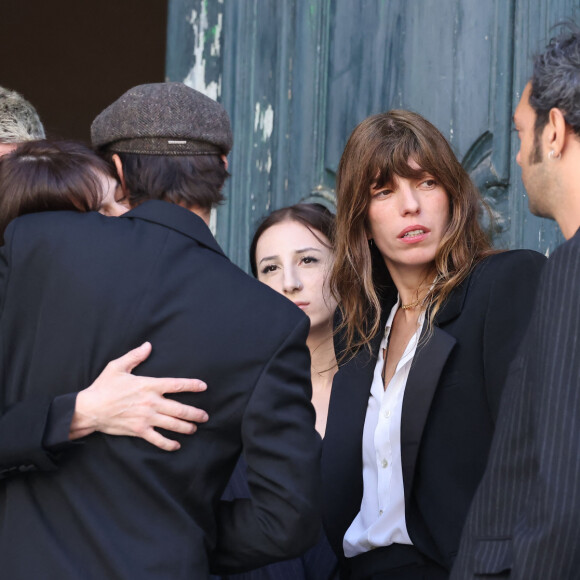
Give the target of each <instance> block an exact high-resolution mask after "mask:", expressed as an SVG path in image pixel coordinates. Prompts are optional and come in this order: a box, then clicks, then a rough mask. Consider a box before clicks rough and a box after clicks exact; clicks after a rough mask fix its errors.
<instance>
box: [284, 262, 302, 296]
mask: <svg viewBox="0 0 580 580" xmlns="http://www.w3.org/2000/svg"><path fill="white" fill-rule="evenodd" d="M282 290H283V291H284V294H292V293H294V292H297V291H298V290H302V281H301V280H300V276H299V275H298V271H297V270H296V268H294V267H290V268H284V273H283V280H282Z"/></svg>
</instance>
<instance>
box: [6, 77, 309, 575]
mask: <svg viewBox="0 0 580 580" xmlns="http://www.w3.org/2000/svg"><path fill="white" fill-rule="evenodd" d="M92 139H93V144H94V145H95V146H96V147H98V148H99V149H100V150H101V152H102V153H103V154H104V155H105V156H106V157H108V158H109V159H110V160H111V162H112V163H114V164H115V166H116V167H117V170H118V174H119V178H120V181H121V184H122V189H123V193H124V196H125V199H126V202H127V203H128V204H129V205H130V207H131V208H132V209H131V211H129V212H128V213H126V214H125V215H124V216H122V217H120V218H109V217H105V216H102V215H100V214H97V213H88V214H80V213H74V212H47V213H39V214H31V215H28V216H23V217H21V218H18V219H17V220H15V221H14V222H12V224H11V225H10V226H9V228H8V229H7V230H6V233H5V239H6V243H5V246H4V247H3V248H1V249H0V313H1V317H0V341H1V343H2V350H1V354H0V365H1V368H2V374H3V387H2V392H0V435H2V434H4V433H7V435H6V437H4V439H3V440H2V441H1V442H0V477H3V479H2V480H0V566H1V569H2V577H6V578H10V580H24V579H26V580H28V579H31V578H42V579H47V580H52V579H54V580H57V579H58V580H68V579H70V580H73V579H74V580H78V579H81V578H82V579H83V580H84V579H95V580H104V579H107V580H112V579H118V580H137V579H138V580H148V579H171V580H181V579H184V580H185V579H187V580H192V579H196V580H197V579H203V578H208V576H209V574H210V568H211V570H212V571H213V572H216V573H231V572H236V571H241V570H245V569H251V568H256V567H259V566H262V565H264V564H266V563H268V562H270V561H274V560H277V559H284V558H289V557H293V556H295V555H297V554H299V553H301V552H303V551H304V550H305V549H306V548H308V547H309V546H310V545H312V544H313V543H314V542H315V541H316V539H317V534H318V497H317V491H318V459H319V451H320V440H319V437H318V436H317V434H316V432H315V430H314V411H313V409H312V406H311V404H310V396H311V386H310V378H309V377H310V360H309V354H308V349H307V347H306V336H307V334H308V328H309V323H308V319H307V317H306V316H305V315H304V314H303V313H301V312H300V311H299V310H298V309H296V308H295V306H294V305H292V304H291V303H290V302H289V301H287V300H286V299H284V298H283V297H280V296H279V295H278V294H277V293H275V292H273V291H272V290H271V289H269V288H267V287H266V286H264V285H262V284H260V283H259V282H257V281H255V280H253V279H252V278H250V277H248V276H247V275H246V274H244V273H243V272H242V271H241V270H239V269H238V268H237V267H236V266H234V265H233V264H231V263H230V262H229V260H228V259H227V258H226V257H225V256H224V254H223V252H222V250H221V249H220V247H219V246H218V244H217V242H216V241H215V239H214V238H213V236H212V235H211V233H210V231H209V229H208V227H207V221H208V219H209V212H210V210H211V208H212V206H214V205H215V204H217V203H219V202H220V201H221V200H222V194H221V189H222V186H223V184H224V181H225V179H226V177H227V175H228V174H227V167H226V162H225V156H226V155H227V154H228V152H229V150H230V148H231V145H232V135H231V130H230V124H229V119H228V116H227V114H226V112H225V111H224V109H223V108H222V107H221V105H219V104H218V103H216V102H215V101H213V100H211V99H209V98H207V97H205V96H204V95H202V94H200V93H198V92H197V91H194V90H193V89H190V88H188V87H186V86H185V85H182V84H179V83H163V84H153V85H143V86H139V87H135V88H133V89H131V90H130V91H128V92H127V93H126V94H125V95H123V96H122V97H121V98H120V99H118V100H117V101H116V102H115V103H113V104H112V105H111V106H110V107H108V108H107V109H105V111H103V112H102V113H101V114H100V115H99V116H98V117H97V118H96V119H95V121H94V123H93V126H92ZM146 340H147V341H150V342H151V343H152V344H153V348H154V350H153V354H152V355H151V357H149V359H147V361H146V362H145V363H144V364H142V365H141V366H140V367H139V368H138V371H139V374H142V375H149V376H153V377H155V376H159V377H162V376H183V377H196V378H199V379H202V380H203V381H205V382H206V383H207V384H208V389H207V390H206V391H204V392H202V393H197V394H195V395H194V394H191V393H179V394H172V395H169V396H168V397H170V398H173V399H176V400H178V401H180V402H182V403H190V404H192V405H193V404H195V405H196V406H197V407H200V408H203V409H205V410H206V411H207V412H208V415H209V420H208V421H207V422H206V423H203V424H200V425H199V427H198V430H197V433H196V434H195V435H194V436H187V435H179V434H178V435H177V436H175V438H176V440H177V445H178V447H179V449H178V450H177V451H174V452H173V453H168V452H167V451H164V450H161V449H159V448H158V447H156V446H154V445H150V444H149V443H148V442H146V441H144V440H143V439H140V438H134V437H113V436H111V435H107V434H104V433H100V432H96V431H95V426H94V424H93V422H92V419H93V418H92V417H91V415H90V411H89V412H85V413H83V412H81V411H82V409H83V405H84V400H83V398H82V396H81V395H77V393H70V392H69V391H70V390H71V389H70V386H71V385H78V386H79V388H81V387H82V386H83V385H87V384H90V383H91V381H93V380H94V379H95V377H96V376H97V375H98V374H99V371H100V370H101V369H102V368H103V367H104V366H105V364H106V363H107V362H108V361H109V360H111V359H113V358H115V357H117V356H119V355H120V354H122V353H124V352H126V351H127V350H129V349H131V348H133V347H135V346H136V345H138V344H140V343H142V342H143V341H146ZM86 408H87V409H88V408H89V407H86ZM15 417H16V418H17V419H15ZM6 424H10V425H12V427H13V428H12V429H11V430H9V431H7V430H6V429H4V428H3V425H6ZM167 429H172V424H171V421H170V419H168V423H167ZM79 433H80V434H88V435H87V436H85V437H81V438H78V439H76V437H78V436H79ZM165 433H166V432H165ZM72 439H75V440H74V441H72ZM242 452H243V453H244V457H245V459H246V462H247V464H248V482H249V486H250V490H251V499H247V500H236V501H234V502H223V501H221V500H220V497H221V494H222V492H223V490H224V488H225V486H226V484H227V481H228V479H229V476H230V474H231V472H232V470H233V468H234V466H235V464H236V462H237V459H238V457H239V455H240V453H242Z"/></svg>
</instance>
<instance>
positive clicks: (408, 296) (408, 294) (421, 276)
mask: <svg viewBox="0 0 580 580" xmlns="http://www.w3.org/2000/svg"><path fill="white" fill-rule="evenodd" d="M387 267H388V269H389V273H390V275H391V278H392V279H393V282H394V284H395V286H396V288H397V290H398V292H399V296H400V298H401V305H402V306H403V311H404V312H405V313H409V312H410V311H417V312H420V311H421V310H422V301H423V299H424V298H425V296H427V292H429V287H430V286H431V282H432V280H433V278H434V277H435V271H434V267H431V268H420V269H419V268H399V267H394V266H392V265H391V266H389V265H387ZM405 306H407V307H408V308H405Z"/></svg>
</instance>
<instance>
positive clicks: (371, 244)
mask: <svg viewBox="0 0 580 580" xmlns="http://www.w3.org/2000/svg"><path fill="white" fill-rule="evenodd" d="M374 245H375V242H374V241H373V239H372V238H369V246H370V247H371V248H372V247H373V246H374Z"/></svg>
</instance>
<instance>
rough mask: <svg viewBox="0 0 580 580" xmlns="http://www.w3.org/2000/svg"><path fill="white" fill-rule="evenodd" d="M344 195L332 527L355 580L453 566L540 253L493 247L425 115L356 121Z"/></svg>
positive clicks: (426, 574)
mask: <svg viewBox="0 0 580 580" xmlns="http://www.w3.org/2000/svg"><path fill="white" fill-rule="evenodd" d="M337 198H338V208H337V235H336V240H337V242H336V257H335V263H334V268H333V272H332V276H331V287H332V289H333V291H334V293H335V295H336V296H337V297H338V296H340V304H339V312H340V315H341V316H340V321H339V324H338V329H337V335H336V337H335V347H336V351H337V353H336V354H337V358H338V361H339V370H338V373H337V374H336V375H335V377H334V383H333V390H332V395H331V401H330V408H329V417H328V423H327V429H326V436H325V440H324V446H323V458H322V474H323V485H324V492H323V502H324V520H325V528H326V532H327V534H328V537H329V539H330V541H331V544H332V545H333V548H334V550H335V552H336V553H337V555H338V556H339V560H340V565H341V569H342V573H343V576H344V577H345V578H352V579H353V580H362V579H371V578H373V579H375V578H389V579H391V580H394V579H399V578H401V579H415V578H427V579H434V580H435V579H439V578H447V577H448V574H449V571H450V568H451V565H452V562H453V558H454V556H455V553H456V551H457V548H458V545H459V537H460V533H461V528H462V526H463V523H464V520H465V518H466V515H467V510H468V507H469V504H470V501H471V499H472V496H473V494H474V492H475V489H476V487H477V484H478V482H479V480H480V478H481V476H482V474H483V470H484V468H485V464H486V459H487V454H488V450H489V446H490V442H491V437H492V434H493V427H494V421H495V418H496V415H497V409H498V405H499V400H500V396H501V392H502V388H503V384H504V381H505V378H506V375H507V373H508V369H509V366H510V363H511V362H512V360H513V359H514V357H515V355H516V351H517V348H518V345H519V343H520V341H521V338H522V335H523V333H524V331H525V329H526V326H527V322H528V318H529V316H530V312H531V309H532V304H533V299H534V294H535V289H536V282H537V278H538V275H539V272H540V269H541V267H542V265H543V262H544V258H543V256H541V255H540V254H537V253H536V252H532V251H528V250H520V251H511V252H497V251H494V250H492V247H491V243H490V240H489V238H488V236H487V235H486V233H485V232H484V230H483V229H482V227H481V226H480V224H479V221H478V216H479V214H480V213H481V209H482V200H481V197H480V195H479V193H478V191H477V189H476V187H475V186H474V184H473V183H472V181H471V179H470V178H469V175H468V174H467V173H466V171H465V170H464V169H463V167H462V166H461V164H460V163H459V161H458V160H457V158H456V157H455V155H454V153H453V151H452V150H451V147H450V146H449V144H448V143H447V141H446V140H445V138H444V137H443V136H442V135H441V133H440V132H439V131H438V130H437V129H436V128H435V127H434V126H433V125H432V124H431V123H429V122H428V121H427V120H425V119H424V118H423V117H421V116H420V115H417V114H415V113H411V112H408V111H402V110H399V111H396V110H394V111H390V112H388V113H383V114H379V115H374V116H372V117H370V118H368V119H366V120H365V121H363V122H362V123H361V124H360V125H359V126H358V127H357V128H356V129H355V130H354V132H353V133H352V135H351V137H350V139H349V141H348V143H347V145H346V148H345V150H344V153H343V155H342V158H341V161H340V164H339V168H338V178H337Z"/></svg>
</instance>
